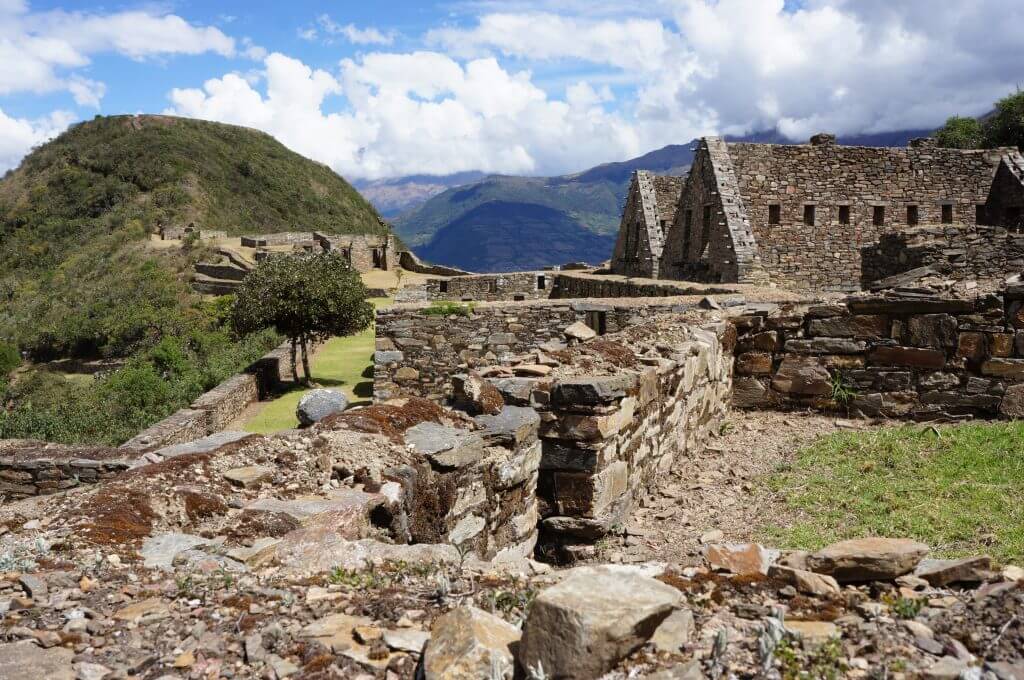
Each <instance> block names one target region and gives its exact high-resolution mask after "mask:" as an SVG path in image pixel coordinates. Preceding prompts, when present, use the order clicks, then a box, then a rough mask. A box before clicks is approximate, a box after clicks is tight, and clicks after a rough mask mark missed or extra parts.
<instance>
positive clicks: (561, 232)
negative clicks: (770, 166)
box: [394, 130, 929, 271]
mask: <svg viewBox="0 0 1024 680" xmlns="http://www.w3.org/2000/svg"><path fill="white" fill-rule="evenodd" d="M927 134H929V132H928V131H926V130H905V131H899V132H889V133H881V134H872V135H857V136H850V137H841V138H840V139H839V141H840V143H842V144H850V145H860V146H904V145H906V144H907V142H908V141H909V140H910V139H913V138H914V137H922V136H926V135H927ZM729 139H730V141H742V142H761V143H775V144H787V143H792V142H791V141H789V140H787V139H786V138H785V137H783V136H782V135H781V134H779V133H778V132H775V131H771V132H761V133H757V134H752V135H747V136H744V137H735V138H729ZM696 145H697V140H694V141H692V142H690V143H689V144H683V145H679V144H674V145H669V146H665V147H663V148H661V149H657V150H655V151H651V152H650V153H647V154H644V155H642V156H639V157H637V158H633V159H630V160H627V161H621V162H615V163H604V164H602V165H598V166H596V167H593V168H590V169H589V170H584V171H583V172H578V173H573V174H570V175H561V176H558V177H513V176H507V175H491V176H487V177H484V178H482V179H480V180H478V181H475V182H472V183H470V184H467V185H465V186H459V187H454V188H450V189H447V190H445V191H443V192H441V193H439V194H437V195H436V196H433V197H432V198H430V199H429V200H427V201H426V202H425V203H423V204H422V205H420V206H418V207H416V208H413V209H411V210H409V211H408V212H405V213H403V214H402V215H399V216H398V217H397V218H396V219H395V220H394V225H395V231H396V232H397V233H398V234H399V236H401V238H402V239H403V240H404V241H405V243H407V244H409V246H410V247H412V248H413V250H415V251H416V253H417V254H418V255H420V256H421V257H424V258H426V259H428V260H430V261H433V262H436V263H437V264H446V265H450V266H456V267H460V268H464V269H465V268H468V269H470V270H473V271H512V270H515V269H519V268H522V267H523V266H524V265H523V263H526V262H529V263H533V264H531V266H530V267H528V268H531V269H532V268H538V267H542V266H547V265H555V264H563V263H565V262H569V261H586V262H592V263H597V262H601V261H603V260H606V259H608V258H609V257H610V256H611V250H612V247H613V246H614V243H615V235H616V232H617V231H618V227H619V220H620V218H621V213H622V205H623V203H624V202H625V199H626V194H627V193H628V191H629V181H630V177H631V176H632V174H633V172H634V171H636V170H649V171H651V172H655V173H658V174H669V175H681V174H685V172H686V171H687V170H688V169H689V167H690V164H691V163H692V162H693V149H694V148H695V147H696ZM488 205H491V206H493V207H492V208H490V209H484V208H485V206H488ZM529 206H532V208H531V207H529ZM499 207H500V209H502V210H505V211H508V215H502V214H500V212H499V210H498V209H499ZM533 208H545V209H546V210H535V209H533ZM514 216H519V217H522V218H523V219H526V220H528V225H524V226H523V227H522V229H521V230H517V229H516V227H515V223H514ZM449 227H455V228H451V229H450V228H449ZM500 229H513V233H515V234H518V233H520V231H521V232H523V233H527V232H528V233H531V234H535V235H536V236H538V238H536V239H530V240H527V239H520V240H518V241H517V242H516V244H515V245H516V248H515V251H514V252H512V253H509V252H508V251H507V249H506V248H504V247H503V248H502V250H501V252H497V253H485V254H484V253H476V252H474V253H471V254H466V253H462V252H461V251H463V250H468V249H467V248H466V243H467V241H465V240H464V239H466V238H468V237H470V236H475V237H478V238H483V235H485V234H488V232H489V231H491V230H500ZM581 230H583V231H585V232H590V233H592V234H594V235H596V236H597V237H598V238H599V240H598V241H597V242H595V241H593V240H588V239H585V238H583V237H582V232H581ZM470 242H471V243H474V244H477V245H475V246H474V248H473V250H477V251H479V250H483V248H482V247H479V245H478V243H477V241H470ZM480 243H488V244H494V245H497V244H498V243H507V238H506V237H505V236H490V235H488V236H487V238H486V239H484V240H482V241H481V242H480ZM597 243H601V244H603V245H602V246H597V245H596V244H597ZM565 244H577V245H578V247H579V249H578V250H573V249H571V248H570V249H566V248H565V247H564V246H565ZM469 259H473V260H476V261H480V262H481V263H482V264H481V267H486V268H476V269H474V268H473V267H472V266H469V265H468V264H467V262H468V260H469Z"/></svg>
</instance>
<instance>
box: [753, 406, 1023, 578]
mask: <svg viewBox="0 0 1024 680" xmlns="http://www.w3.org/2000/svg"><path fill="white" fill-rule="evenodd" d="M1022 450H1024V423H1019V422H1014V423H996V424H979V425H973V424H972V425H960V426H957V427H943V428H934V427H926V428H921V427H915V426H906V427H898V428H888V429H884V430H879V431H877V432H870V433H841V434H835V435H831V436H829V437H825V438H823V439H821V440H819V441H818V442H816V443H815V444H814V445H812V446H810V447H808V448H806V449H804V450H803V451H801V452H800V453H799V454H798V455H797V457H796V460H795V461H794V463H793V464H792V465H791V466H787V468H786V469H783V470H781V471H779V472H778V473H777V474H776V475H774V476H773V477H772V478H771V479H770V486H771V488H772V489H773V490H774V491H776V492H778V493H779V494H780V495H781V496H782V497H783V499H784V501H785V503H786V504H787V505H788V506H789V507H790V508H791V509H793V510H796V511H798V517H797V521H796V522H795V523H793V524H792V525H790V526H783V527H779V526H769V527H766V529H765V531H764V533H765V534H766V540H767V541H769V542H774V543H780V542H781V543H783V544H785V545H787V546H793V547H801V548H807V549H816V548H819V547H821V546H823V545H826V544H828V543H831V542H834V541H838V540H842V539H846V538H853V537H859V536H867V535H874V536H906V537H912V538H916V539H918V540H921V541H923V542H925V543H927V544H928V545H930V546H931V548H932V552H933V554H935V555H936V556H940V557H943V556H945V557H955V556H963V555H970V554H979V553H988V554H991V555H992V556H993V557H996V558H1001V559H1007V558H1011V557H1019V556H1020V555H1022V554H1024V506H1022V505H1021V503H1020V498H1021V496H1022V494H1024V457H1022V456H1021V454H1020V452H1021V451H1022Z"/></svg>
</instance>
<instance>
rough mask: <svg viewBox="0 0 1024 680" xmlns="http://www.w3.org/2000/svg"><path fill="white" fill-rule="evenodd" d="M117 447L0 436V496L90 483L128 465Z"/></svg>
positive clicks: (17, 496) (25, 495) (14, 497)
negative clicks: (73, 444)
mask: <svg viewBox="0 0 1024 680" xmlns="http://www.w3.org/2000/svg"><path fill="white" fill-rule="evenodd" d="M128 466H129V460H127V459H126V458H124V457H123V456H122V455H121V452H120V451H118V450H117V449H107V448H102V447H89V446H68V445H63V444H51V443H47V442H39V441H31V440H23V439H16V440H0V499H2V500H5V501H13V500H18V499H20V498H28V497H29V496H43V495H46V494H51V493H57V492H58V491H66V490H67V489H72V488H74V487H76V486H78V485H79V484H94V483H96V482H99V481H102V480H104V479H110V478H112V477H114V476H116V475H117V474H119V473H121V472H123V471H124V470H126V469H128Z"/></svg>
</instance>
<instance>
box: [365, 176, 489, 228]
mask: <svg viewBox="0 0 1024 680" xmlns="http://www.w3.org/2000/svg"><path fill="white" fill-rule="evenodd" d="M485 176H486V175H484V173H482V172H457V173H455V174H452V175H408V176H406V177H396V178H394V179H380V180H372V181H371V180H356V181H355V182H353V184H354V186H355V187H356V188H357V189H359V192H360V193H361V194H362V195H363V196H364V197H366V199H367V200H368V201H370V202H371V203H372V204H373V205H374V207H375V208H377V210H379V211H380V214H381V215H383V216H384V217H386V218H389V219H391V218H394V217H398V216H399V215H400V214H402V213H403V212H406V211H408V210H412V209H414V208H417V207H419V206H420V205H423V203H425V202H426V201H427V200H428V199H430V198H433V197H434V196H436V195H438V194H439V193H441V192H442V191H444V190H445V189H450V188H452V187H457V186H461V185H463V184H469V183H471V182H476V181H478V180H481V179H483V178H484V177H485Z"/></svg>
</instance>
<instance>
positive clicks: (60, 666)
mask: <svg viewBox="0 0 1024 680" xmlns="http://www.w3.org/2000/svg"><path fill="white" fill-rule="evenodd" d="M74 656H75V653H74V652H72V651H71V650H70V649H65V648H63V647H54V648H52V649H40V648H39V646H38V645H36V644H35V643H34V642H29V641H23V642H13V643H9V644H6V645H0V678H3V679H4V680H42V679H43V678H45V680H75V671H74V669H73V668H72V666H71V659H72V658H74Z"/></svg>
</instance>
